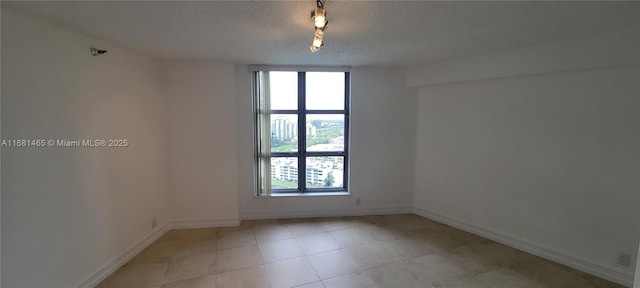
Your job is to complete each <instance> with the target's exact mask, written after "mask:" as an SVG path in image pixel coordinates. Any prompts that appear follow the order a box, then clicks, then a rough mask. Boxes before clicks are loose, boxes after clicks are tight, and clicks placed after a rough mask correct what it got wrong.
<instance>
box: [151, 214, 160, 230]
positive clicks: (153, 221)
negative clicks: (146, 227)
mask: <svg viewBox="0 0 640 288" xmlns="http://www.w3.org/2000/svg"><path fill="white" fill-rule="evenodd" d="M156 226H158V223H157V221H156V218H155V217H154V218H153V219H151V229H153V228H156Z"/></svg>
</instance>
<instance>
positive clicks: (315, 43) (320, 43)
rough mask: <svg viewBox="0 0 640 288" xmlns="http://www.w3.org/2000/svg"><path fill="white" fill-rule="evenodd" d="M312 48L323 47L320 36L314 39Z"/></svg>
mask: <svg viewBox="0 0 640 288" xmlns="http://www.w3.org/2000/svg"><path fill="white" fill-rule="evenodd" d="M311 46H315V47H318V48H320V46H322V38H321V37H318V36H316V37H313V43H312V44H311Z"/></svg>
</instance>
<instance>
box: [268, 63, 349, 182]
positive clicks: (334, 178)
mask: <svg viewBox="0 0 640 288" xmlns="http://www.w3.org/2000/svg"><path fill="white" fill-rule="evenodd" d="M344 77H345V75H344V73H342V72H340V73H336V72H307V73H306V93H305V94H306V95H305V98H304V102H305V103H306V105H305V106H306V109H302V110H301V111H302V112H303V113H300V114H301V115H303V119H305V123H304V124H303V127H299V126H298V119H299V118H298V115H299V113H298V99H299V95H298V87H297V86H298V85H297V83H298V73H297V72H270V92H271V110H272V111H273V112H272V113H273V114H272V115H271V153H272V158H271V187H272V189H273V190H274V192H277V190H278V189H298V188H299V186H300V185H298V184H299V183H298V181H299V180H298V179H299V174H298V173H299V169H298V166H299V157H304V165H305V167H304V173H305V178H304V179H305V182H306V183H305V186H306V188H336V187H344V186H345V185H344V184H345V183H344V175H345V173H344V171H345V167H344V165H345V163H344V162H345V161H344V159H345V156H346V154H345V153H344V152H345V117H346V115H348V114H347V113H346V112H345V82H344V81H345V78H344ZM332 113H335V114H332ZM300 128H303V129H300ZM300 133H302V135H299V134H300ZM300 137H304V138H303V139H304V142H305V144H306V145H305V147H304V153H300V152H301V151H298V150H299V149H301V147H299V144H300V143H299V140H300V139H301V138H300ZM325 152H326V153H325ZM291 153H295V154H291ZM322 154H327V155H322ZM303 155H304V156H303ZM291 156H296V157H291Z"/></svg>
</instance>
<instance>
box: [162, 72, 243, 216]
mask: <svg viewBox="0 0 640 288" xmlns="http://www.w3.org/2000/svg"><path fill="white" fill-rule="evenodd" d="M161 68H162V73H163V79H162V82H163V86H162V87H163V89H164V91H165V95H166V129H167V134H166V135H167V148H168V155H169V172H170V173H169V175H170V181H169V183H170V191H171V201H170V202H171V217H172V219H173V220H174V221H175V224H176V225H177V226H178V227H205V226H219V225H234V224H237V223H238V220H239V217H238V181H239V180H238V172H237V166H238V164H237V159H236V149H237V148H236V146H237V145H238V143H236V124H235V120H236V116H235V114H234V113H235V110H236V108H235V104H236V103H235V94H234V91H235V90H234V83H235V82H234V76H235V74H234V66H233V65H231V64H223V63H213V62H181V61H163V62H162V65H161ZM247 85H249V83H247ZM245 180H246V181H251V179H245Z"/></svg>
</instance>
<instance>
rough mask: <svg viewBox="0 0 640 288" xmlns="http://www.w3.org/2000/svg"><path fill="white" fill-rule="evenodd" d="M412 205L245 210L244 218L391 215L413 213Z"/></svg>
mask: <svg viewBox="0 0 640 288" xmlns="http://www.w3.org/2000/svg"><path fill="white" fill-rule="evenodd" d="M412 213H413V207H412V206H389V207H372V208H361V209H322V210H304V211H269V212H244V213H242V215H241V218H242V220H261V219H284V218H310V217H341V216H365V215H389V214H412Z"/></svg>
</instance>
